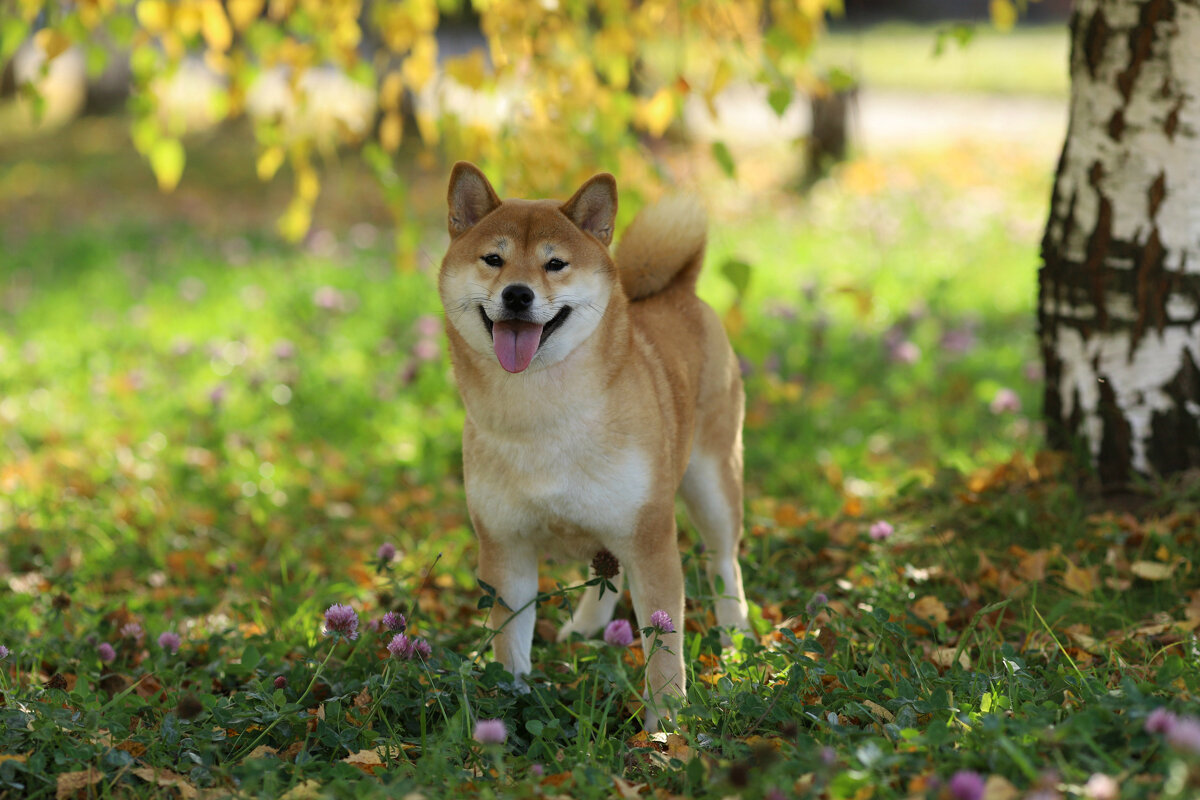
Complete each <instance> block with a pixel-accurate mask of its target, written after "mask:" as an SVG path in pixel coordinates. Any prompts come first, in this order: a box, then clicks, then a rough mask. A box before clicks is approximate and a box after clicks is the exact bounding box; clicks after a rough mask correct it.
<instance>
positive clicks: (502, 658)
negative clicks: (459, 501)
mask: <svg viewBox="0 0 1200 800" xmlns="http://www.w3.org/2000/svg"><path fill="white" fill-rule="evenodd" d="M475 528H476V531H477V532H478V534H479V580H481V581H483V582H484V583H486V584H488V585H489V586H491V587H493V588H494V589H495V590H496V599H495V603H494V604H493V605H492V610H491V613H489V614H488V623H487V625H488V627H489V628H490V629H492V630H493V631H495V637H494V638H493V639H492V647H493V648H494V650H495V653H496V660H497V661H499V662H500V663H501V664H503V665H504V668H505V669H506V670H508V671H509V672H511V673H512V674H513V677H514V678H515V679H516V681H517V685H518V686H522V687H523V686H524V685H525V681H524V680H523V677H524V676H525V675H527V674H528V673H529V670H530V667H531V666H532V662H531V660H530V650H531V649H532V648H533V628H534V622H535V620H536V617H537V610H536V608H535V603H534V599H535V598H536V597H537V588H538V581H537V568H538V562H537V555H536V553H534V552H533V551H532V550H531V549H530V548H527V547H523V546H520V545H515V544H514V543H512V542H510V541H503V542H501V541H497V540H495V539H494V538H493V537H491V536H489V535H488V534H487V533H486V532H485V529H484V528H483V527H482V526H480V525H479V524H476V526H475Z"/></svg>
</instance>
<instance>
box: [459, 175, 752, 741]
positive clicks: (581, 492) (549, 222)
mask: <svg viewBox="0 0 1200 800" xmlns="http://www.w3.org/2000/svg"><path fill="white" fill-rule="evenodd" d="M449 207H450V208H449V227H450V237H451V241H450V247H449V249H448V251H447V253H446V257H445V258H444V259H443V261H442V267H441V271H440V273H439V275H438V291H439V294H440V296H441V300H442V304H443V306H444V308H445V312H446V332H447V335H448V337H449V341H450V354H451V359H452V361H453V365H454V373H455V377H456V379H457V382H458V386H459V391H460V392H461V394H462V399H463V404H464V406H465V407H466V425H465V428H464V430H463V475H464V480H465V488H466V496H467V506H468V509H469V511H470V516H471V522H472V524H473V525H474V527H475V532H476V535H477V536H478V538H479V578H480V580H481V581H483V582H485V583H487V584H490V585H491V586H492V587H494V588H495V589H496V593H497V595H498V596H499V598H501V599H502V600H503V603H502V604H501V603H499V602H498V603H496V605H494V606H493V608H492V610H491V613H490V617H489V619H488V625H489V627H490V628H492V629H493V630H495V631H496V635H495V638H494V640H493V644H494V647H495V654H496V657H497V659H498V660H499V661H500V662H501V663H502V664H503V665H504V667H505V668H506V669H507V670H508V671H509V672H511V673H512V674H513V675H514V676H516V677H517V678H518V679H519V678H520V677H521V676H522V675H524V674H526V673H528V672H529V670H530V666H531V661H530V648H531V646H532V642H533V631H534V609H533V607H532V606H533V600H534V598H535V597H536V595H537V591H538V562H539V560H540V559H542V558H544V557H556V558H578V559H584V560H587V559H591V558H592V557H593V556H594V555H595V554H596V553H597V552H598V551H600V550H602V549H607V550H609V551H610V552H611V553H612V554H614V555H615V556H616V558H617V559H618V560H619V562H620V568H621V573H623V576H625V577H627V578H628V580H629V584H630V589H631V592H632V596H633V602H634V606H635V611H636V614H637V620H638V626H639V627H649V626H650V625H651V624H652V623H651V615H652V614H653V613H654V612H655V611H658V610H663V611H666V612H667V614H668V615H669V616H670V618H671V620H672V621H673V624H674V627H675V631H674V632H669V633H664V634H661V635H660V641H661V642H662V644H663V647H662V648H660V649H658V650H656V651H655V652H654V653H653V655H652V657H651V658H650V661H649V664H648V666H647V672H646V682H647V687H646V689H647V700H648V703H647V707H646V715H645V718H644V723H645V726H646V728H647V729H653V728H656V727H658V724H659V721H660V718H661V715H662V714H663V713H664V711H665V707H664V704H663V702H662V700H663V697H664V695H678V696H682V695H683V694H684V690H685V685H686V673H685V670H684V661H683V650H682V638H681V632H682V631H683V628H684V589H683V571H682V568H681V566H680V556H679V548H678V544H677V542H676V530H675V504H674V498H675V494H676V492H677V491H678V493H679V494H680V495H681V496H682V498H683V501H684V504H685V506H686V508H687V511H688V514H689V516H690V518H691V520H692V522H693V523H694V524H695V526H696V528H697V529H698V530H699V531H700V535H701V536H702V537H703V540H704V543H705V545H706V548H707V552H708V555H709V558H710V561H709V579H710V581H712V583H713V585H714V587H715V588H716V589H717V592H716V593H717V595H718V598H719V599H718V600H717V602H716V617H717V622H718V623H719V624H720V625H722V626H728V627H733V628H748V623H747V605H746V597H745V593H744V591H743V589H742V574H741V568H740V566H739V565H738V557H737V556H738V542H739V540H740V539H741V532H742V417H743V410H744V404H745V403H744V397H743V393H742V381H741V375H740V371H739V369H738V364H737V361H736V359H735V357H734V354H733V350H732V348H731V347H730V345H729V340H728V338H727V337H726V335H725V331H724V329H723V328H722V326H721V322H720V320H719V319H718V317H717V315H716V313H715V312H713V310H712V309H711V308H709V307H708V306H707V305H706V304H705V303H704V302H702V301H701V300H700V299H699V298H697V297H696V293H695V285H696V278H697V275H698V274H699V272H700V268H701V264H702V263H703V259H704V245H705V235H706V231H705V229H706V221H705V218H704V214H703V212H702V211H701V210H700V208H699V206H698V205H697V204H696V203H695V202H693V201H691V200H688V199H686V198H680V197H676V198H673V199H668V200H666V201H664V202H661V203H659V204H658V205H655V206H652V207H650V208H647V209H645V210H643V211H642V212H641V214H640V215H639V216H638V217H637V218H636V219H635V220H634V221H633V223H632V224H631V225H630V226H629V228H628V230H627V231H626V232H625V235H624V237H623V239H622V241H621V243H620V246H619V248H618V249H617V253H616V259H615V262H614V259H613V258H612V257H610V255H609V252H608V246H609V244H610V243H611V242H612V238H613V224H614V219H615V217H616V212H617V187H616V182H615V181H614V179H613V177H612V176H611V175H607V174H601V175H596V176H595V177H593V178H591V179H590V180H588V181H587V182H586V183H584V184H583V186H582V187H581V188H580V189H579V190H578V191H577V192H576V193H575V195H574V196H573V197H572V198H571V199H570V200H568V201H567V202H566V203H559V202H557V201H554V200H505V201H501V200H500V198H499V197H497V196H496V192H495V191H494V190H493V189H492V186H491V184H490V183H489V182H488V179H487V178H486V177H485V176H484V175H483V173H482V172H480V171H479V170H478V169H477V168H476V167H475V166H474V165H472V164H468V163H465V162H460V163H458V164H456V165H455V166H454V170H453V172H452V173H451V176H450V190H449ZM621 578H622V576H621V575H618V577H616V578H615V579H614V580H615V581H618V582H619V581H620V580H621ZM617 585H620V583H618V584H617ZM617 599H618V597H617V595H616V594H615V593H613V592H611V591H610V592H607V593H601V592H600V591H599V589H598V587H590V588H588V589H587V590H586V592H585V593H584V596H583V598H582V599H581V600H580V602H579V604H578V606H577V608H576V610H575V613H574V616H573V617H572V619H571V621H570V622H569V623H568V624H567V625H566V626H565V627H564V628H563V630H562V632H561V634H560V638H566V637H567V636H569V635H570V634H571V633H573V632H578V633H581V634H583V635H585V636H592V635H594V634H596V633H597V632H598V631H600V630H601V629H602V628H603V627H604V626H605V625H606V623H608V622H609V620H610V618H611V617H612V614H613V611H614V609H615V606H616V603H617ZM660 619H661V617H660ZM651 638H652V637H651ZM650 645H651V642H650V641H646V640H645V637H644V646H645V647H646V648H647V649H649V648H650Z"/></svg>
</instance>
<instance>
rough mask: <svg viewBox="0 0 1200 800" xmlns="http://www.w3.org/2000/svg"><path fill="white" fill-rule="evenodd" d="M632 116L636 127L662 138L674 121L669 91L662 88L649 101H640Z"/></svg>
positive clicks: (673, 109)
mask: <svg viewBox="0 0 1200 800" xmlns="http://www.w3.org/2000/svg"><path fill="white" fill-rule="evenodd" d="M633 116H634V122H635V123H636V124H637V125H638V127H640V128H644V129H645V130H646V132H648V133H649V134H650V135H651V136H656V137H657V136H662V135H663V133H664V132H666V130H667V127H668V126H669V125H670V124H671V121H672V120H673V119H675V98H674V96H672V94H671V90H670V89H667V88H666V87H663V88H662V89H659V90H658V91H657V92H655V93H654V96H653V97H651V98H650V99H649V100H642V101H640V102H639V103H638V107H637V110H636V111H635V112H634V115H633Z"/></svg>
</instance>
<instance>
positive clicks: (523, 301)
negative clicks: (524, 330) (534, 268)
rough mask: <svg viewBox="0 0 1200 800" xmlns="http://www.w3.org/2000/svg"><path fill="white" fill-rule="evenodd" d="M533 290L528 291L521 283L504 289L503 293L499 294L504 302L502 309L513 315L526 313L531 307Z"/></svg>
mask: <svg viewBox="0 0 1200 800" xmlns="http://www.w3.org/2000/svg"><path fill="white" fill-rule="evenodd" d="M533 297H534V295H533V289H530V288H529V287H528V286H526V285H525V284H523V283H513V284H510V285H508V286H505V287H504V291H503V292H501V293H500V299H501V300H503V301H504V307H505V308H506V309H507V310H509V311H512V312H513V313H520V312H522V311H528V310H529V307H530V306H531V305H533Z"/></svg>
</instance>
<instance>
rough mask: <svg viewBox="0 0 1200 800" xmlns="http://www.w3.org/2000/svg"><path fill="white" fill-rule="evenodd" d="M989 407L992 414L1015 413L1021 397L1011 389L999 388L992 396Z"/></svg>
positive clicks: (1019, 405)
mask: <svg viewBox="0 0 1200 800" xmlns="http://www.w3.org/2000/svg"><path fill="white" fill-rule="evenodd" d="M989 408H991V410H992V413H993V414H1016V413H1017V412H1019V411H1020V410H1021V398H1020V397H1018V396H1017V393H1016V392H1014V391H1013V390H1012V389H1008V388H1004V389H1000V390H998V391H997V392H996V396H995V397H993V398H992V402H991V405H990V406H989Z"/></svg>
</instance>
